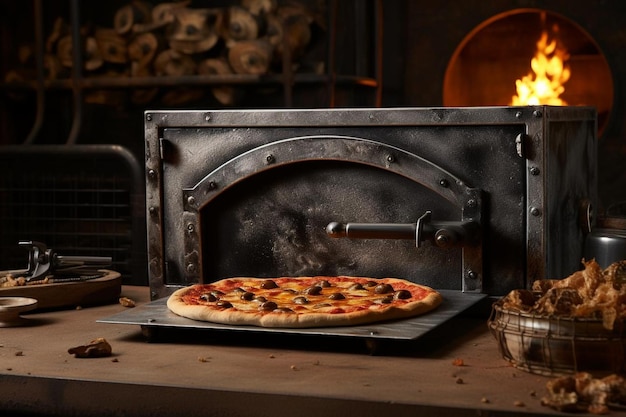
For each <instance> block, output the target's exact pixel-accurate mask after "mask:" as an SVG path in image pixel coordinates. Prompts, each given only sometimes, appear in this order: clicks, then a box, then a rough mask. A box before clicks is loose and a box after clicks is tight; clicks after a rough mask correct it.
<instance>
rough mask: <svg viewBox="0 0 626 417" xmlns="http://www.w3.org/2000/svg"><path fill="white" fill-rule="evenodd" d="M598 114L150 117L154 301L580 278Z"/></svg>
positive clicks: (477, 110)
mask: <svg viewBox="0 0 626 417" xmlns="http://www.w3.org/2000/svg"><path fill="white" fill-rule="evenodd" d="M596 119H597V118H596V111H595V109H593V108H589V107H549V106H538V107H473V108H390V109H381V108H377V109H368V108H363V109H331V110H322V109H320V110H241V111H240V110H219V111H213V110H207V111H147V112H146V113H145V135H146V136H145V139H146V204H147V234H148V263H149V280H150V281H149V285H150V289H151V296H152V299H154V300H157V299H160V298H163V297H166V296H167V295H169V294H170V293H171V292H172V291H174V290H175V289H177V288H180V287H182V286H187V285H190V284H194V283H203V282H204V283H206V282H212V281H215V280H217V279H221V278H225V277H231V276H254V277H277V276H311V275H351V276H368V277H400V278H405V279H408V280H410V281H414V282H418V283H421V284H424V285H429V286H431V287H434V288H436V289H439V290H446V291H452V292H457V293H459V294H475V293H477V294H485V295H493V296H498V295H502V294H505V293H506V292H508V291H509V290H511V289H513V288H523V287H526V286H527V285H528V284H529V283H530V282H532V281H533V280H535V279H539V278H548V277H555V278H558V277H564V276H566V275H569V274H570V273H572V272H573V271H575V270H577V269H579V268H580V267H581V258H582V256H583V243H584V239H585V236H586V233H587V232H589V230H590V229H591V227H592V223H593V221H594V219H593V208H594V205H595V203H596V199H597V196H596V193H597V192H596V175H597V174H596V173H597V166H596V130H597V122H596Z"/></svg>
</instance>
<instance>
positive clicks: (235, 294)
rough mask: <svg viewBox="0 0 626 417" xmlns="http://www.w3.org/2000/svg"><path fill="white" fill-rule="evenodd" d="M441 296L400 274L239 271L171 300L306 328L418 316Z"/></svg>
mask: <svg viewBox="0 0 626 417" xmlns="http://www.w3.org/2000/svg"><path fill="white" fill-rule="evenodd" d="M441 302H442V297H441V294H440V293H439V292H437V291H436V290H434V289H432V288H430V287H427V286H424V285H420V284H416V283H414V282H410V281H407V280H402V279H397V278H377V279H374V278H364V277H348V276H332V277H330V276H329V277H327V276H317V277H281V278H273V279H267V278H245V277H237V278H227V279H222V280H220V281H216V282H213V283H208V284H196V285H192V286H189V287H184V288H180V289H178V290H176V291H175V292H174V293H173V294H172V295H171V296H170V297H169V299H168V300H167V306H168V308H169V309H170V310H171V311H172V312H173V313H175V314H177V315H179V316H183V317H186V318H189V319H193V320H200V321H208V322H213V323H222V324H230V325H253V326H262V327H283V328H284V327H292V328H305V327H327V326H351V325H357V324H365V323H373V322H379V321H384V320H393V319H400V318H407V317H414V316H418V315H420V314H424V313H426V312H428V311H431V310H433V309H434V308H436V307H437V306H438V305H439V304H441Z"/></svg>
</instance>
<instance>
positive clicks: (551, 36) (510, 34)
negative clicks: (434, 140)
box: [443, 9, 614, 137]
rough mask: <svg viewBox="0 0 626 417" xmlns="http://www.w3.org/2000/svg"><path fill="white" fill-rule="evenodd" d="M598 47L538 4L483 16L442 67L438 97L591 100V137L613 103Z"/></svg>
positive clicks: (457, 100) (483, 102)
mask: <svg viewBox="0 0 626 417" xmlns="http://www.w3.org/2000/svg"><path fill="white" fill-rule="evenodd" d="M613 91H614V86H613V77H612V74H611V68H610V67H609V64H608V62H607V60H606V58H605V55H604V53H603V51H602V50H601V49H600V47H599V46H598V44H597V42H596V41H595V40H594V38H593V37H592V36H591V35H590V34H589V33H588V32H586V31H585V30H584V29H583V28H582V27H581V26H580V25H578V24H577V23H576V22H574V21H572V20H570V19H568V18H566V17H564V16H563V15H561V14H558V13H554V12H549V11H546V10H541V9H515V10H509V11H506V12H503V13H499V14H496V15H495V16H493V17H491V18H489V19H487V20H485V21H483V22H482V23H481V24H479V25H478V26H477V27H475V28H474V29H473V30H472V31H471V32H470V33H468V34H467V36H465V38H464V39H463V40H462V42H461V43H460V44H459V45H458V46H457V48H456V50H455V51H454V54H453V55H452V58H451V59H450V61H449V63H448V67H447V68H446V73H445V78H444V83H443V104H444V106H450V107H459V106H460V107H463V106H491V105H502V106H506V105H528V104H531V105H536V104H547V105H567V106H593V107H595V108H596V109H597V111H598V136H599V137H601V136H602V132H603V131H604V128H605V126H606V124H607V121H608V119H609V117H610V114H611V109H612V107H613V94H614V93H613Z"/></svg>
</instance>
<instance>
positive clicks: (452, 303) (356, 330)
mask: <svg viewBox="0 0 626 417" xmlns="http://www.w3.org/2000/svg"><path fill="white" fill-rule="evenodd" d="M438 291H439V292H440V293H441V295H442V296H443V302H442V303H441V304H440V305H439V307H437V308H436V309H435V310H433V311H431V312H429V313H426V314H424V315H421V316H418V317H413V318H409V319H402V320H394V321H388V322H381V323H373V324H368V325H359V326H337V327H315V328H304V329H300V328H297V329H296V328H267V327H258V326H235V325H225V324H219V323H209V322H203V321H197V320H191V319H187V318H184V317H180V316H178V315H176V314H174V313H172V312H171V311H170V310H169V309H168V308H167V305H166V302H167V298H161V299H159V300H156V301H152V302H150V303H148V304H145V305H142V306H138V307H135V308H133V309H130V310H126V311H124V312H122V313H118V314H115V315H113V316H110V317H107V318H103V319H99V320H97V322H98V323H110V324H133V325H139V326H141V327H142V329H143V330H144V334H145V335H146V336H148V337H150V336H151V330H157V329H160V328H175V329H190V330H192V329H193V330H232V331H238V332H256V333H274V334H298V335H323V336H340V337H348V338H366V339H368V340H372V339H376V340H415V339H417V338H419V337H421V336H422V335H424V334H426V333H427V332H429V331H430V330H432V329H434V328H435V327H437V326H439V325H441V324H443V323H444V322H446V321H448V320H449V319H451V318H453V317H455V316H456V315H458V314H460V313H462V312H463V311H465V310H467V309H468V308H470V307H472V306H473V305H475V304H477V303H478V302H479V301H481V300H483V299H484V298H485V297H487V295H486V294H476V293H463V292H461V291H456V290H438Z"/></svg>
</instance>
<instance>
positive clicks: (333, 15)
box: [0, 0, 383, 144]
mask: <svg viewBox="0 0 626 417" xmlns="http://www.w3.org/2000/svg"><path fill="white" fill-rule="evenodd" d="M340 3H341V2H339V1H338V0H328V6H327V17H326V18H327V24H328V34H327V39H326V55H327V56H326V63H325V72H324V74H312V73H296V72H294V70H293V68H292V66H291V65H290V62H287V60H284V62H283V63H282V72H281V73H280V74H269V75H264V76H256V75H245V74H233V75H190V76H180V77H162V76H152V77H141V78H124V79H119V78H114V77H98V78H89V77H86V76H85V75H84V73H83V71H82V67H83V65H82V63H83V62H84V56H83V48H82V44H83V39H82V35H81V15H82V10H81V0H69V12H70V27H71V34H72V62H73V65H72V72H71V76H70V77H69V78H66V79H58V80H46V79H45V75H44V71H45V68H44V60H43V54H44V44H45V39H44V28H43V26H44V19H43V16H44V13H45V10H44V4H43V1H42V0H33V23H34V33H35V40H34V43H35V51H36V59H35V61H36V67H37V68H36V74H37V77H36V79H35V80H33V81H28V82H15V83H10V84H8V83H0V89H4V90H9V91H10V90H18V91H20V90H21V91H24V90H25V91H35V92H36V109H35V112H36V115H35V122H34V123H33V126H32V129H31V131H30V133H29V134H28V136H27V137H26V139H25V140H24V143H26V144H30V143H34V142H35V141H36V139H37V137H38V135H39V134H40V133H41V128H42V125H43V120H44V117H45V113H46V110H47V103H46V94H47V92H49V91H52V90H71V92H72V112H73V114H72V124H71V129H70V132H69V134H68V136H67V140H66V144H75V143H78V142H79V136H80V135H81V132H82V130H83V119H84V113H85V112H84V108H85V98H84V95H85V92H86V91H87V90H96V89H133V88H146V87H166V88H168V87H175V86H217V85H234V86H259V85H266V86H279V87H281V88H282V103H283V107H285V108H290V107H294V88H295V87H296V86H305V85H313V86H315V85H321V86H325V89H326V96H327V102H326V103H325V105H326V106H327V107H336V106H339V105H341V103H338V99H337V90H338V88H341V87H346V86H347V87H362V88H365V89H367V90H368V91H371V92H373V94H372V95H373V98H372V99H371V100H370V102H368V103H363V104H365V105H367V106H370V107H371V106H374V107H379V106H380V105H381V99H382V66H383V61H382V37H383V25H382V20H383V19H382V14H383V2H382V0H371V1H367V2H362V1H356V2H355V3H354V4H353V10H351V13H353V14H354V16H355V22H354V36H355V38H358V37H359V34H362V33H364V32H365V31H368V30H369V28H368V26H369V24H370V22H369V21H368V16H371V17H372V18H373V26H374V27H373V28H372V29H371V32H373V33H372V35H371V38H372V39H373V41H372V45H357V48H356V49H357V50H355V60H356V62H355V63H354V68H355V71H354V72H355V74H342V73H339V72H338V70H337V67H338V60H339V57H338V55H339V54H341V53H343V52H342V51H339V50H338V48H337V43H338V37H339V29H338V25H339V21H340V17H341V16H340V14H341V11H340V9H341V8H342V7H344V8H345V7H346V6H345V5H340ZM342 10H344V11H343V13H345V9H342ZM370 46H373V52H371V49H372V48H371V47H370ZM370 56H371V57H373V63H372V62H368V61H370Z"/></svg>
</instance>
